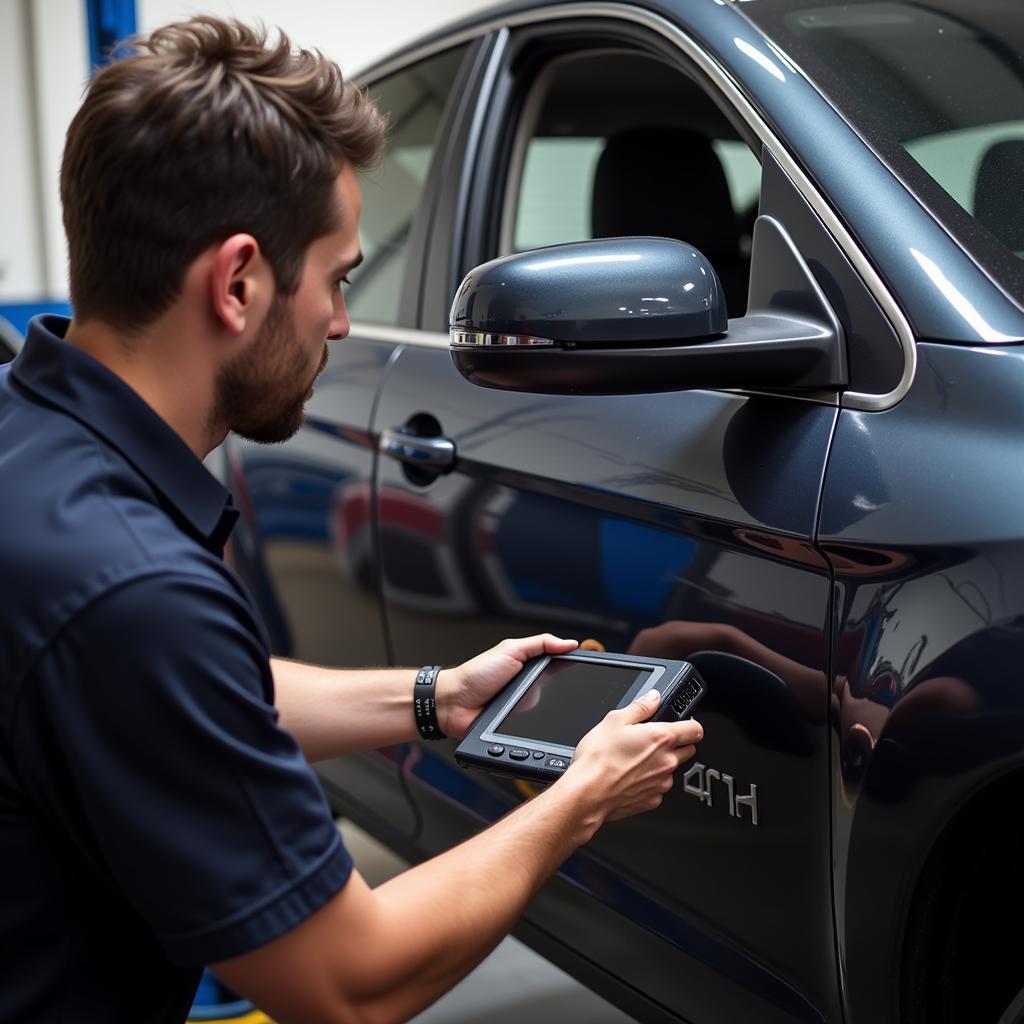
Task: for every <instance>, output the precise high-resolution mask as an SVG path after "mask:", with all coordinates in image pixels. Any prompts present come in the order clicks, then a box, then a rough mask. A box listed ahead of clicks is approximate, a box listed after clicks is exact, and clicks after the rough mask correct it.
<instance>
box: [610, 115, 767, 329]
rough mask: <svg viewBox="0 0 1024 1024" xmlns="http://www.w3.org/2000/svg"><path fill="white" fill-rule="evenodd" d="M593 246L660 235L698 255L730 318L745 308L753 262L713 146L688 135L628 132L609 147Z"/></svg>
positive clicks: (672, 130) (671, 130)
mask: <svg viewBox="0 0 1024 1024" xmlns="http://www.w3.org/2000/svg"><path fill="white" fill-rule="evenodd" d="M591 234H592V236H593V237H594V238H615V237H618V236H621V235H659V236H661V237H664V238H678V239H679V240H680V241H683V242H688V243H689V244H690V245H692V246H694V248H696V249H699V250H700V251H701V252H702V253H703V254H704V255H705V256H706V257H707V258H708V259H709V260H710V261H711V265H712V266H713V267H714V268H715V272H716V273H717V274H718V278H719V280H720V281H721V282H722V288H723V290H724V291H725V297H726V302H727V305H728V308H729V315H730V316H742V314H743V313H744V311H745V310H746V307H747V287H748V284H749V278H750V261H749V259H748V258H745V257H744V256H743V254H742V253H741V251H740V230H739V224H738V222H737V218H736V213H735V211H734V210H733V206H732V199H731V198H730V195H729V185H728V182H727V181H726V177H725V171H724V170H723V169H722V163H721V161H720V160H719V159H718V155H717V154H716V153H715V151H714V150H713V149H712V148H711V142H710V141H709V140H708V139H707V138H706V137H705V136H703V135H700V134H698V133H697V132H693V131H689V130H687V129H683V128H672V127H658V128H630V129H628V130H626V131H623V132H619V133H618V134H616V135H613V136H612V137H611V138H609V139H608V141H607V142H606V144H605V147H604V150H603V152H602V153H601V156H600V157H599V159H598V162H597V168H596V170H595V172H594V191H593V196H592V204H591Z"/></svg>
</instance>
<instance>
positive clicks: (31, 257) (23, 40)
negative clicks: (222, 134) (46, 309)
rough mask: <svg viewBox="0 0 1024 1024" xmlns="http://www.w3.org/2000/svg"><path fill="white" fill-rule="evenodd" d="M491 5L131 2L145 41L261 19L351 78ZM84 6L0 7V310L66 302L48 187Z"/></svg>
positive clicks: (52, 1) (55, 207) (345, 0)
mask: <svg viewBox="0 0 1024 1024" xmlns="http://www.w3.org/2000/svg"><path fill="white" fill-rule="evenodd" d="M491 5H492V0H429V2H427V0H361V2H356V0H136V11H137V16H138V27H139V31H141V32H148V31H151V30H152V29H154V28H156V27H157V26H158V25H162V24H164V23H166V22H168V21H175V20H177V19H180V18H184V17H188V16H189V15H191V14H195V13H209V14H218V15H222V16H223V15H234V16H236V17H239V18H241V19H243V20H247V21H248V20H255V19H257V18H258V19H261V20H263V21H264V22H265V23H266V24H267V25H273V26H279V27H281V28H283V29H284V30H285V31H286V32H287V33H288V34H289V36H291V38H292V40H293V41H294V42H295V43H297V44H300V45H303V46H315V47H318V48H319V49H321V50H322V51H323V52H324V53H326V54H327V55H328V56H330V57H332V58H333V59H334V60H336V61H338V63H339V64H340V65H341V67H342V70H343V71H344V72H345V73H346V74H352V73H354V72H356V71H358V70H359V69H360V68H362V67H365V66H366V65H367V64H370V63H371V62H373V61H374V60H375V59H377V58H378V57H382V56H384V55H386V54H387V53H389V52H390V51H392V50H394V49H397V48H398V47H399V46H401V45H403V44H404V43H407V42H411V41H412V40H413V39H415V38H416V37H417V36H420V35H423V34H425V33H427V32H430V31H432V30H434V29H435V28H439V27H441V26H442V25H444V24H445V23H447V22H449V21H452V20H455V19H457V18H460V17H462V16H464V15H466V14H470V13H473V12H475V11H479V10H482V9H484V8H486V7H488V6H491ZM88 61H89V51H88V34H87V25H86V16H85V3H84V0H0V131H2V136H3V139H4V155H3V158H2V159H0V304H2V303H4V302H32V301H36V300H42V299H50V300H65V299H66V298H67V269H66V268H67V248H66V244H65V241H64V231H63V227H62V224H61V217H60V198H59V190H58V179H59V170H60V155H61V152H62V150H63V146H64V134H65V132H66V131H67V126H68V124H69V123H70V121H71V118H72V117H73V116H74V112H75V110H76V109H77V108H78V104H79V103H80V102H81V98H82V93H83V90H84V88H85V85H86V83H87V81H88V75H89V66H88Z"/></svg>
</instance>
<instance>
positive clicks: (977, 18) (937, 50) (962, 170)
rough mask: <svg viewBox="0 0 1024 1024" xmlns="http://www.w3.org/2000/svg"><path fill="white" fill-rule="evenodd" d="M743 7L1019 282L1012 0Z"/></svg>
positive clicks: (1021, 159) (1022, 182) (1022, 40)
mask: <svg viewBox="0 0 1024 1024" xmlns="http://www.w3.org/2000/svg"><path fill="white" fill-rule="evenodd" d="M745 13H746V14H747V15H748V16H749V17H750V18H752V19H753V20H755V21H757V22H758V23H759V24H760V25H761V27H763V28H765V29H767V30H768V31H769V32H770V33H771V34H772V35H774V36H775V37H776V39H777V40H778V42H779V43H780V44H781V45H782V47H783V48H784V49H786V50H787V51H789V53H790V54H791V56H793V57H795V58H796V60H797V62H798V63H800V64H802V65H803V66H804V68H805V70H807V71H808V72H809V73H810V74H811V75H812V77H813V78H814V79H815V80H816V81H817V82H818V84H819V85H820V86H821V87H822V88H823V90H824V91H825V93H826V94H827V95H828V97H829V98H830V99H831V100H832V101H833V102H834V103H835V105H836V106H837V107H838V108H839V109H840V110H841V111H842V113H843V114H844V115H846V117H847V119H848V120H849V121H850V122H851V123H852V124H853V125H854V126H855V127H856V128H857V129H858V130H859V131H860V132H861V134H862V135H864V136H865V137H866V138H867V140H868V141H869V142H870V143H871V144H872V145H873V146H874V147H875V148H876V149H877V150H878V152H879V153H880V154H881V155H882V156H883V157H884V158H885V159H886V160H887V161H888V162H889V163H890V165H891V166H892V167H893V169H894V170H895V171H896V172H897V173H898V174H899V175H900V177H901V178H903V179H904V181H906V183H907V184H908V185H909V186H910V187H911V188H912V189H913V190H914V191H915V192H916V193H917V194H918V195H919V196H920V197H921V199H922V200H923V201H924V202H925V203H926V204H927V205H928V206H929V208H930V209H931V210H932V211H933V212H934V213H935V214H936V215H937V216H939V218H940V219H942V220H944V221H945V222H946V224H947V226H948V227H950V228H951V229H952V231H953V233H954V234H955V235H957V236H958V237H959V238H960V240H961V241H962V242H964V244H965V245H966V246H967V247H968V248H970V249H971V250H972V252H973V254H974V255H975V256H976V258H978V259H979V260H980V261H981V262H982V263H984V264H985V265H986V266H987V267H988V269H990V270H991V271H992V272H993V273H994V274H995V275H996V276H998V277H1000V278H1001V279H1002V281H1003V283H1004V284H1007V285H1008V286H1009V287H1010V290H1011V291H1014V292H1015V293H1016V294H1017V295H1021V294H1024V267H1022V264H1021V261H1022V260H1024V204H1022V203H1021V193H1022V189H1024V22H1022V21H1021V19H1020V4H1019V0H929V2H927V3H916V2H915V3H902V2H884V3H843V4H829V5H825V4H822V3H821V0H817V2H814V3H807V2H801V0H773V2H770V3H768V4H765V5H762V4H750V5H749V6H748V7H747V8H745Z"/></svg>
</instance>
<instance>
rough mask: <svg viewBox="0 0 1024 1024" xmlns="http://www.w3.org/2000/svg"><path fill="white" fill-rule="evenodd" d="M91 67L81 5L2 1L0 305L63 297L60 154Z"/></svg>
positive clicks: (75, 0)
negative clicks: (59, 182) (2, 146)
mask: <svg viewBox="0 0 1024 1024" xmlns="http://www.w3.org/2000/svg"><path fill="white" fill-rule="evenodd" d="M88 62H89V46H88V41H87V35H86V22H85V6H84V4H83V3H82V2H81V0H0V126H2V129H3V138H4V144H5V152H4V157H3V159H2V160H0V300H3V301H8V302H10V301H15V302H16V301H30V300H34V299H38V298H44V297H50V298H64V297H66V295H67V270H66V267H67V260H66V248H65V244H64V229H63V227H62V225H61V219H60V194H59V185H58V181H59V173H60V154H61V150H62V149H63V145H64V133H65V132H66V131H67V126H68V123H69V122H70V120H71V118H72V116H73V115H74V112H75V110H76V109H77V107H78V104H79V102H80V101H81V98H82V91H83V89H84V87H85V83H86V81H87V79H88Z"/></svg>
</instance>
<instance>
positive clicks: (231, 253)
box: [210, 234, 273, 335]
mask: <svg viewBox="0 0 1024 1024" xmlns="http://www.w3.org/2000/svg"><path fill="white" fill-rule="evenodd" d="M210 285H211V289H212V296H211V298H212V304H213V313H214V315H215V316H216V318H217V319H218V320H219V321H220V322H221V324H222V325H223V326H224V327H225V328H226V329H227V330H228V331H229V332H230V333H231V334H233V335H241V334H244V333H245V331H246V329H247V328H249V327H252V326H253V325H254V324H258V323H260V322H261V321H262V319H263V316H264V314H265V313H266V311H267V307H268V305H269V300H270V298H271V297H272V295H271V294H270V293H271V292H272V290H273V274H272V273H271V271H270V267H269V266H268V265H267V262H266V260H265V259H264V258H263V255H262V254H261V252H260V245H259V242H257V241H256V239H255V238H253V237H252V235H245V234H238V235H232V236H231V237H230V238H226V239H225V240H224V241H223V242H221V243H220V245H218V246H217V248H216V250H215V252H214V254H213V266H212V272H211V281H210Z"/></svg>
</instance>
